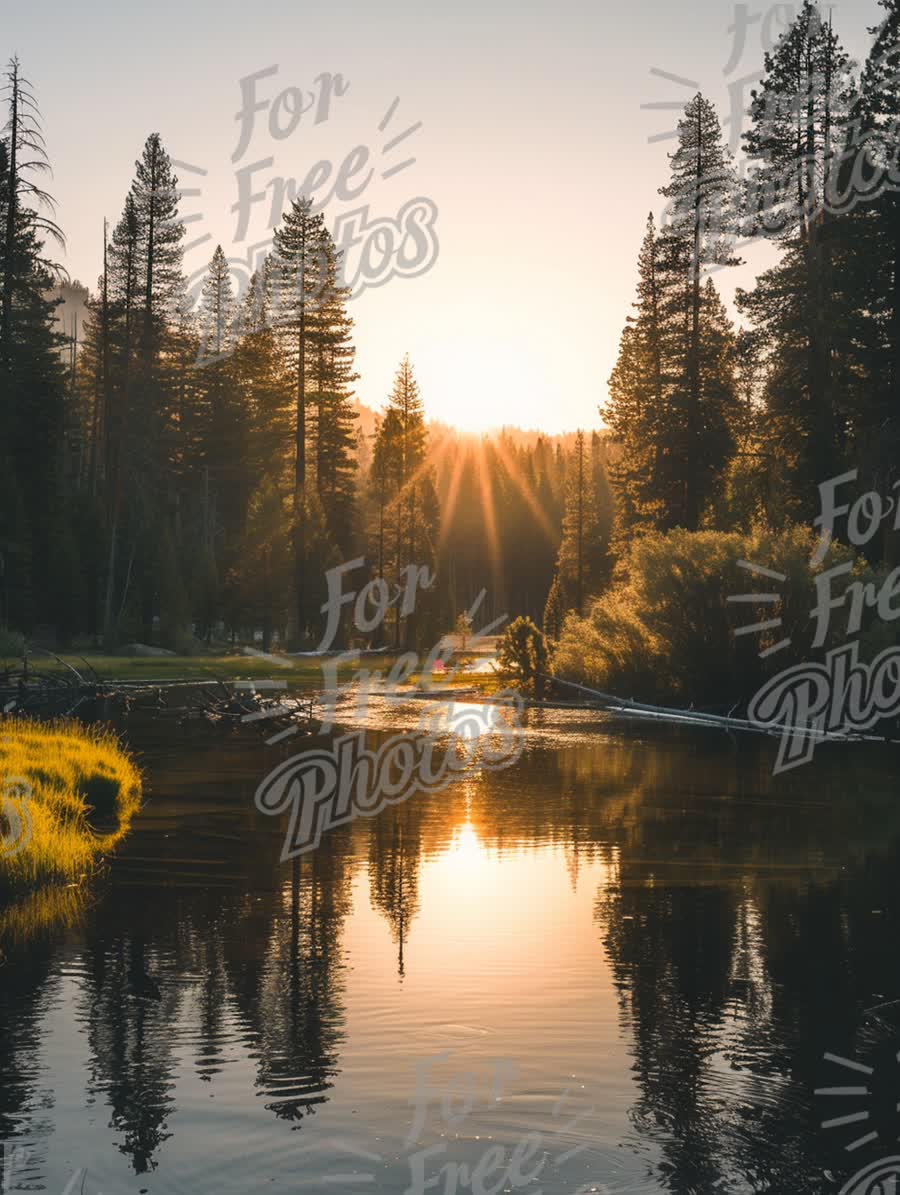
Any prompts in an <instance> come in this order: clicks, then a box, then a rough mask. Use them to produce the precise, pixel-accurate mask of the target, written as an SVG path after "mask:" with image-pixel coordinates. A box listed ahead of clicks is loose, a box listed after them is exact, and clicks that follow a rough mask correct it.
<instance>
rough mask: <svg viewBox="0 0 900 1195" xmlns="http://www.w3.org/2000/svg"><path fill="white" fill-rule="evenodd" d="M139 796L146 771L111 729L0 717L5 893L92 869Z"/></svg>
mask: <svg viewBox="0 0 900 1195" xmlns="http://www.w3.org/2000/svg"><path fill="white" fill-rule="evenodd" d="M140 801H141V775H140V772H139V771H138V769H137V768H136V767H135V765H134V763H133V762H132V761H131V759H130V758H129V756H128V755H127V754H126V753H125V751H124V750H123V749H122V747H121V746H120V744H119V741H118V739H116V738H115V736H114V735H112V734H110V733H109V732H108V731H105V730H102V729H97V728H87V727H84V726H81V725H79V724H78V723H74V722H55V723H38V722H30V721H27V720H25V719H11V720H9V721H4V722H0V898H2V897H3V896H4V895H7V896H8V895H15V894H19V893H21V892H23V891H27V890H28V889H31V888H35V887H37V886H39V885H43V884H65V883H73V882H75V881H78V880H80V879H81V878H82V877H83V876H85V875H87V874H89V873H90V872H91V871H93V870H94V868H95V866H96V864H97V862H98V860H99V859H100V857H101V856H102V855H104V854H105V853H106V852H107V851H109V850H111V849H112V847H114V846H115V845H116V843H117V842H119V841H120V839H122V838H123V837H124V836H125V834H126V833H127V832H128V829H129V826H130V824H131V819H132V817H133V816H134V814H135V812H136V811H137V809H138V808H139V807H140Z"/></svg>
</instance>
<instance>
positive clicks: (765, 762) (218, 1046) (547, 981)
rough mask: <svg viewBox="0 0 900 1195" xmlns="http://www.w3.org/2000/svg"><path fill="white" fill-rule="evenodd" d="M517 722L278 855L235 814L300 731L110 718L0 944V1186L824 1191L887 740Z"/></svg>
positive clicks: (852, 1105) (894, 1079)
mask: <svg viewBox="0 0 900 1195" xmlns="http://www.w3.org/2000/svg"><path fill="white" fill-rule="evenodd" d="M417 716H418V711H417V710H415V709H412V708H410V709H404V710H400V711H397V710H395V709H390V710H389V709H388V708H387V707H384V706H379V705H378V703H377V702H375V703H374V704H373V707H372V709H371V710H370V712H369V715H368V718H367V726H368V728H369V730H370V732H371V734H372V735H373V736H374V737H375V738H376V739H377V738H378V736H384V735H385V734H386V733H387V731H388V729H391V730H394V729H396V728H397V726H398V724H399V725H400V726H401V727H402V726H403V725H409V726H413V725H415V720H416V718H417ZM398 719H399V722H398ZM404 719H406V722H404ZM525 719H526V732H525V750H524V752H523V754H522V757H521V759H519V761H518V762H517V763H515V764H514V765H513V766H512V767H509V768H507V769H504V770H500V771H486V770H484V769H481V768H479V767H473V768H472V769H470V770H469V771H467V772H465V773H464V774H462V775H461V776H459V778H458V779H456V780H455V781H454V783H453V784H452V785H451V786H450V787H448V788H446V789H445V790H444V791H442V792H439V793H436V794H432V795H428V796H425V795H421V794H420V795H419V796H416V797H413V798H412V799H410V800H408V801H406V802H404V803H401V804H398V805H395V806H393V807H391V808H388V809H386V810H384V811H383V812H382V813H381V814H380V815H379V816H377V817H374V818H371V819H360V820H357V821H355V822H354V823H353V824H352V825H348V826H343V827H338V828H336V829H333V830H331V831H330V832H328V833H327V834H325V836H324V837H323V839H322V842H321V845H320V846H319V848H318V849H317V850H315V851H313V852H311V853H307V854H305V855H303V856H301V857H300V858H299V859H296V860H293V861H290V862H287V863H282V862H280V852H281V847H282V839H283V836H284V831H285V825H284V823H283V822H282V821H281V820H279V819H275V818H272V817H266V816H264V815H263V814H262V813H260V812H259V811H257V809H256V808H255V807H254V800H253V797H254V792H255V790H256V787H257V785H258V784H259V783H260V781H261V780H262V778H263V777H264V776H265V775H266V773H267V772H268V771H269V770H270V769H271V768H272V767H274V766H275V765H276V764H277V763H278V762H279V761H280V760H282V759H284V758H285V757H286V755H288V754H290V752H292V751H297V750H303V749H304V747H305V746H306V744H304V743H302V742H299V740H296V739H295V740H293V742H288V743H287V744H284V743H282V744H278V745H276V746H273V747H268V746H264V745H263V743H262V741H261V740H258V739H256V738H255V737H252V736H250V737H248V736H247V735H246V734H243V733H242V734H241V735H239V736H234V737H227V736H226V737H222V736H219V735H216V734H201V735H198V734H197V733H196V732H194V731H191V732H190V733H188V732H187V731H183V732H182V731H179V732H178V733H175V734H173V733H172V732H171V730H170V729H168V728H167V729H166V733H165V735H163V733H162V731H160V732H159V733H155V732H153V731H150V732H147V731H146V730H145V731H144V732H142V733H141V734H140V735H138V734H135V735H134V736H133V744H132V745H133V746H134V748H135V749H136V750H137V752H138V753H139V756H140V759H141V763H142V766H143V768H144V770H145V774H146V779H147V800H146V805H145V808H144V810H143V811H142V813H141V814H140V815H139V817H138V818H137V820H136V823H135V826H134V830H133V832H132V833H131V835H130V836H129V838H128V840H127V842H126V843H125V844H124V846H123V847H122V848H121V850H120V852H119V854H118V855H117V856H116V857H115V859H114V860H113V861H112V863H111V866H110V868H109V871H108V874H106V875H105V876H103V877H102V878H101V879H100V880H99V881H98V882H97V883H96V884H95V885H94V889H93V894H92V897H91V899H90V900H89V901H87V902H85V903H84V905H83V906H82V905H80V904H78V902H77V901H74V898H73V901H74V903H75V905H77V907H72V908H70V909H68V913H67V915H66V916H65V917H64V918H63V919H62V923H56V924H54V925H53V926H48V927H46V928H44V929H43V930H42V931H41V932H38V933H37V934H36V935H34V934H33V935H32V936H31V937H30V938H29V940H28V941H27V942H25V941H21V940H14V939H11V940H9V941H7V942H6V943H5V944H4V950H5V957H4V959H3V965H2V966H0V1029H2V1034H0V1142H2V1143H3V1144H2V1149H3V1155H4V1171H3V1172H2V1173H3V1178H2V1181H0V1190H3V1191H4V1192H11V1191H17V1192H18V1191H48V1192H60V1193H61V1192H63V1191H65V1190H66V1188H67V1184H68V1190H69V1191H70V1192H83V1193H84V1195H97V1193H98V1192H104V1193H105V1195H114V1193H116V1192H134V1193H138V1192H153V1193H160V1195H162V1193H164V1192H185V1193H186V1192H191V1193H192V1195H197V1193H203V1192H216V1193H217V1195H218V1193H222V1192H251V1191H253V1192H256V1191H260V1192H261V1191H267V1192H281V1191H300V1192H304V1191H310V1192H350V1191H358V1190H363V1191H374V1192H378V1193H380V1192H391V1193H399V1192H403V1191H406V1190H407V1189H409V1188H411V1189H412V1190H423V1191H425V1190H430V1191H436V1192H440V1193H442V1195H452V1192H455V1191H458V1192H462V1191H470V1190H471V1191H475V1192H488V1191H492V1192H498V1193H499V1192H503V1191H507V1192H510V1191H523V1192H531V1193H535V1192H538V1191H541V1192H544V1193H545V1195H551V1193H553V1195H555V1193H562V1192H566V1193H574V1192H578V1191H582V1192H589V1191H598V1192H599V1191H607V1192H619V1191H622V1192H625V1191H628V1192H677V1193H679V1195H688V1193H694V1192H697V1193H702V1195H706V1193H707V1192H710V1193H712V1192H725V1193H728V1192H754V1193H755V1192H763V1191H771V1192H779V1193H787V1192H806V1191H810V1192H813V1191H838V1190H839V1189H840V1186H841V1184H842V1183H843V1182H845V1181H846V1180H847V1179H848V1177H849V1176H851V1175H853V1174H854V1173H855V1172H857V1171H859V1170H861V1169H862V1168H864V1167H865V1166H866V1165H867V1164H869V1163H872V1162H875V1161H877V1160H878V1159H879V1158H882V1157H886V1156H889V1155H891V1154H893V1153H895V1152H896V1144H897V1132H898V1127H900V1126H898V1123H897V1119H898V1118H897V1100H898V1098H900V1090H898V1075H900V1067H898V1062H897V1050H898V1048H900V955H898V951H897V949H896V944H897V940H898V916H900V899H898V885H897V875H898V871H897V861H898V843H900V817H898V815H897V812H896V808H895V807H896V799H895V797H896V784H895V780H894V775H895V766H894V759H893V757H892V756H891V755H889V754H887V751H886V749H884V748H881V747H877V746H874V745H873V746H871V747H867V746H854V747H852V748H851V747H842V746H829V747H828V748H827V749H823V748H819V749H818V750H817V754H816V758H815V760H814V761H813V762H812V763H811V764H809V765H806V766H805V767H802V768H798V769H796V770H795V771H793V772H790V773H787V774H785V775H783V776H779V777H773V775H772V763H773V760H774V750H775V748H774V744H773V743H772V742H770V741H769V740H765V739H757V738H753V737H739V738H732V737H730V736H727V735H725V734H722V733H720V732H713V731H696V730H680V729H679V730H674V729H670V730H666V729H663V728H654V729H642V728H638V729H635V728H625V727H623V726H621V725H618V724H614V723H611V722H610V721H608V720H607V719H606V718H604V716H603V715H601V714H594V713H586V712H577V711H552V710H541V711H534V710H532V711H528V712H527V713H526V715H525ZM863 1067H864V1068H865V1070H861V1069H860V1068H863ZM822 1089H827V1090H830V1091H832V1092H833V1090H834V1089H838V1092H839V1093H838V1094H816V1091H817V1090H819V1091H821V1090H822ZM833 1121H837V1122H839V1123H837V1124H833V1123H831V1122H833ZM823 1125H824V1126H825V1127H823ZM848 1147H849V1148H848Z"/></svg>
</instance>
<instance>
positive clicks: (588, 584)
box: [557, 430, 605, 614]
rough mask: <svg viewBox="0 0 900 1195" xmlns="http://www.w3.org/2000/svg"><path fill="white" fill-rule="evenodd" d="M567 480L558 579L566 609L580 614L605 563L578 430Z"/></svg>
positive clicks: (589, 466)
mask: <svg viewBox="0 0 900 1195" xmlns="http://www.w3.org/2000/svg"><path fill="white" fill-rule="evenodd" d="M566 480H567V485H566V508H565V515H564V517H563V538H562V543H561V544H560V547H559V556H558V558H557V576H558V577H559V583H560V587H561V590H562V597H563V605H564V607H565V609H567V610H575V611H577V613H579V614H582V613H583V612H584V603H585V599H586V598H587V597H588V595H589V594H590V593H593V592H596V590H597V588H598V587H599V584H600V579H601V577H602V575H603V569H604V563H605V545H604V543H603V540H602V537H601V534H600V523H599V518H598V507H597V498H596V494H595V492H594V476H593V468H592V464H591V457H590V452H589V450H588V447H587V444H586V442H585V437H584V432H583V431H580V430H579V431H578V433H577V434H576V436H575V447H574V449H573V450H572V454H571V457H570V459H569V464H568V469H567V473H566Z"/></svg>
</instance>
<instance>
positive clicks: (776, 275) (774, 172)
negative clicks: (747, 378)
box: [741, 0, 853, 501]
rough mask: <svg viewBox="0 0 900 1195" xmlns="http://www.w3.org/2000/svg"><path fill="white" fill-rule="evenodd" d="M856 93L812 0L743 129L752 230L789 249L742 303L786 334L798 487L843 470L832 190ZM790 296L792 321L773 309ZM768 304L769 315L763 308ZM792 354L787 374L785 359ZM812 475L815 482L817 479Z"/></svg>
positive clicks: (777, 378)
mask: <svg viewBox="0 0 900 1195" xmlns="http://www.w3.org/2000/svg"><path fill="white" fill-rule="evenodd" d="M852 97H853V91H852V80H851V76H850V63H849V60H848V58H847V55H846V54H845V52H844V51H843V49H842V48H841V46H840V43H839V41H838V39H837V36H836V35H835V33H834V32H833V30H832V28H831V23H830V21H829V22H828V23H827V24H826V23H825V22H824V21H823V19H822V16H821V13H820V12H819V9H818V7H817V6H816V5H815V4H814V3H812V0H804V3H803V6H802V8H801V9H800V12H799V13H798V15H797V17H796V19H795V20H794V21H793V22H792V24H791V25H790V27H789V28H788V29H787V30H786V31H785V32H784V33H783V34H782V36H781V38H780V40H779V42H778V44H777V45H776V47H775V48H774V50H773V51H772V52H771V53H767V54H766V57H765V74H764V77H763V80H762V83H761V86H760V87H759V88H758V89H757V90H754V91H753V93H752V104H751V109H750V117H751V125H750V128H749V129H748V131H747V132H746V133H745V134H744V141H745V145H746V150H747V155H748V158H749V160H750V163H751V171H750V175H749V184H750V189H749V196H750V197H749V201H748V221H749V223H748V229H749V230H750V231H754V232H760V231H761V232H763V233H764V234H766V235H768V236H770V237H772V238H773V239H774V240H775V241H776V242H777V243H778V244H780V245H781V247H782V248H783V250H784V251H785V259H784V262H783V265H782V267H781V268H779V267H776V268H775V269H774V270H772V271H769V272H767V273H766V274H764V275H763V276H762V278H761V279H760V282H759V283H758V286H757V291H758V292H759V291H760V290H761V291H762V293H758V294H757V295H756V297H755V298H754V297H751V296H744V297H743V298H742V300H741V302H742V305H743V309H744V310H747V311H748V312H750V314H751V315H752V316H753V318H754V319H756V320H762V321H763V322H767V324H768V328H769V330H770V331H774V329H775V327H776V326H777V325H780V329H779V330H780V333H781V338H780V339H777V340H773V339H771V338H769V351H770V355H771V360H772V362H773V370H774V373H773V383H772V389H771V398H772V404H773V407H774V408H775V409H777V410H779V412H780V413H783V416H784V417H785V419H786V429H787V428H789V429H790V434H791V437H792V438H793V439H794V440H795V441H796V442H798V449H799V452H798V465H799V470H798V481H799V483H800V484H799V486H798V489H802V490H804V491H809V490H812V494H811V497H810V499H809V501H812V500H814V496H815V490H814V484H817V483H818V482H820V481H822V480H824V479H825V478H827V477H831V476H833V475H834V474H835V473H837V472H838V471H839V467H840V451H839V442H840V440H841V439H842V438H843V437H842V429H841V417H840V410H839V407H840V397H839V391H838V384H837V374H836V369H835V362H836V359H837V356H838V351H837V345H836V335H837V334H838V332H839V329H840V326H841V319H840V314H839V307H840V303H839V300H838V296H837V294H836V289H835V282H834V260H833V258H834V235H835V217H834V215H833V214H832V213H830V212H829V210H828V197H829V195H830V194H831V193H832V191H833V188H834V185H835V176H836V173H837V171H838V170H839V159H840V155H841V152H842V149H843V147H844V145H845V142H846V137H847V124H848V119H849V114H850V109H851V102H852ZM788 296H789V299H788V302H789V305H790V309H791V312H792V315H793V321H794V322H793V324H792V325H790V326H789V325H787V323H786V321H785V320H784V318H783V317H781V316H780V315H778V313H777V312H773V311H772V306H773V304H777V303H778V302H784V300H785V298H786V297H788ZM767 309H768V312H769V314H768V316H767V315H766V310H767ZM786 356H790V357H791V359H792V360H791V366H790V375H791V376H788V373H787V371H786V369H785V367H784V361H785V357H786ZM810 483H812V484H810Z"/></svg>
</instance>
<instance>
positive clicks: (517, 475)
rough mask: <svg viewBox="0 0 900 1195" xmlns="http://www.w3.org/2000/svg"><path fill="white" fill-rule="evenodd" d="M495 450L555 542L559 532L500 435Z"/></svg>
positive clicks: (534, 513) (548, 538) (551, 539)
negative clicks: (554, 528)
mask: <svg viewBox="0 0 900 1195" xmlns="http://www.w3.org/2000/svg"><path fill="white" fill-rule="evenodd" d="M494 451H495V452H496V453H497V456H498V457H499V458H500V460H501V462H502V463H503V466H504V468H505V469H506V472H507V475H508V476H509V479H510V481H511V482H512V483H513V485H514V486H515V487H516V489H517V490H518V491H519V493H520V494H521V495H522V498H523V499H524V500H525V503H526V505H527V506H528V509H529V510H530V511H531V513H532V514H533V515H534V517H535V519H537V523H538V526H539V527H540V529H541V531H542V532H543V533H544V535H545V536H546V537H547V540H548V542H550V543H552V544H555V543H556V542H557V540H558V538H559V536H558V533H557V532H555V531H554V530H553V525H552V523H551V522H550V520H549V519H548V518H547V513H546V511H544V510H542V509H541V506H540V503H539V502H538V500H537V497H536V496H535V494H534V493H533V492H532V490H531V487H530V486H529V485H528V483H527V482H526V480H525V478H524V477H522V473H521V470H520V468H519V466H518V464H517V463H516V461H514V460H513V459H512V458H511V456H510V455H509V450H508V449H507V446H506V444H504V442H503V437H502V436H498V437H497V439H496V440H495V441H494Z"/></svg>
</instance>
